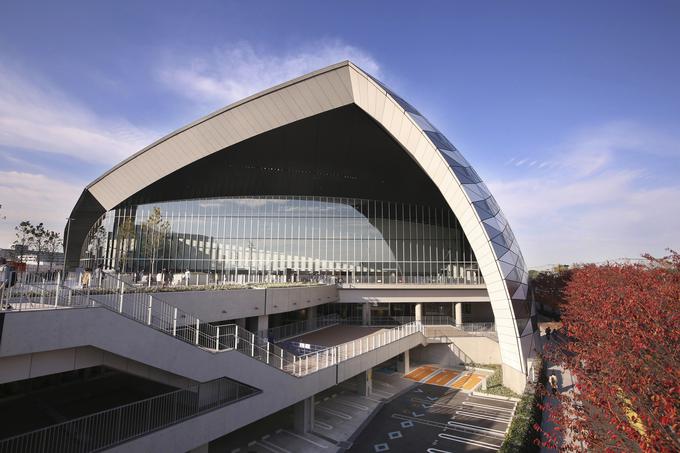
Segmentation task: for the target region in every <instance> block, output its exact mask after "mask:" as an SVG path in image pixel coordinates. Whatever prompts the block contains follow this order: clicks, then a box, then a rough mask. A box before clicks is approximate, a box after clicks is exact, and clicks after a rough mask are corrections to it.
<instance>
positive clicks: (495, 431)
mask: <svg viewBox="0 0 680 453" xmlns="http://www.w3.org/2000/svg"><path fill="white" fill-rule="evenodd" d="M447 424H448V425H449V426H454V427H459V428H465V429H471V430H474V431H479V432H480V433H484V434H490V435H492V436H498V437H500V438H501V439H502V438H504V437H505V431H501V430H498V429H493V428H485V427H483V426H477V425H470V424H469V423H461V422H454V421H449V422H447Z"/></svg>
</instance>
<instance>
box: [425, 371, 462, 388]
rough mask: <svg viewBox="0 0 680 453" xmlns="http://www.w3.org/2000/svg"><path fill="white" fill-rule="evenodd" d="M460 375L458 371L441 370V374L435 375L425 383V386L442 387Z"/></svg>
mask: <svg viewBox="0 0 680 453" xmlns="http://www.w3.org/2000/svg"><path fill="white" fill-rule="evenodd" d="M459 374H460V372H459V371H453V370H443V371H442V372H441V373H439V374H437V375H435V376H434V377H432V378H431V379H430V380H429V381H427V382H426V383H427V384H434V385H444V384H446V383H447V382H449V381H450V380H451V379H453V378H455V377H456V376H458V375H459Z"/></svg>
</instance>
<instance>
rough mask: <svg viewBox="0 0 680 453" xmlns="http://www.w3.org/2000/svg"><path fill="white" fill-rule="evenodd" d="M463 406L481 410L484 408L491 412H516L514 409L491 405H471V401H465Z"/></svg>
mask: <svg viewBox="0 0 680 453" xmlns="http://www.w3.org/2000/svg"><path fill="white" fill-rule="evenodd" d="M463 405H464V406H473V407H479V408H482V409H491V410H494V411H499V412H512V411H514V409H512V408H507V407H498V406H491V405H489V404H480V403H471V402H469V401H463Z"/></svg>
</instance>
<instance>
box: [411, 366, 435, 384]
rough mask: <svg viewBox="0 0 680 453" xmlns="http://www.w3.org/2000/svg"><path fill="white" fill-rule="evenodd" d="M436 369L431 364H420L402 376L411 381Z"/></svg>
mask: <svg viewBox="0 0 680 453" xmlns="http://www.w3.org/2000/svg"><path fill="white" fill-rule="evenodd" d="M434 370H436V368H435V367H431V366H421V367H418V368H416V369H415V370H413V371H411V372H410V373H409V374H407V375H406V376H404V377H405V378H406V379H411V380H412V381H420V380H421V379H423V378H425V377H427V376H429V375H430V374H432V373H433V372H434Z"/></svg>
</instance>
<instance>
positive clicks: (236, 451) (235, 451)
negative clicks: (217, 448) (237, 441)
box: [231, 448, 241, 453]
mask: <svg viewBox="0 0 680 453" xmlns="http://www.w3.org/2000/svg"><path fill="white" fill-rule="evenodd" d="M239 451H241V449H240V448H234V449H233V450H232V451H231V453H238V452H239Z"/></svg>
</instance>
